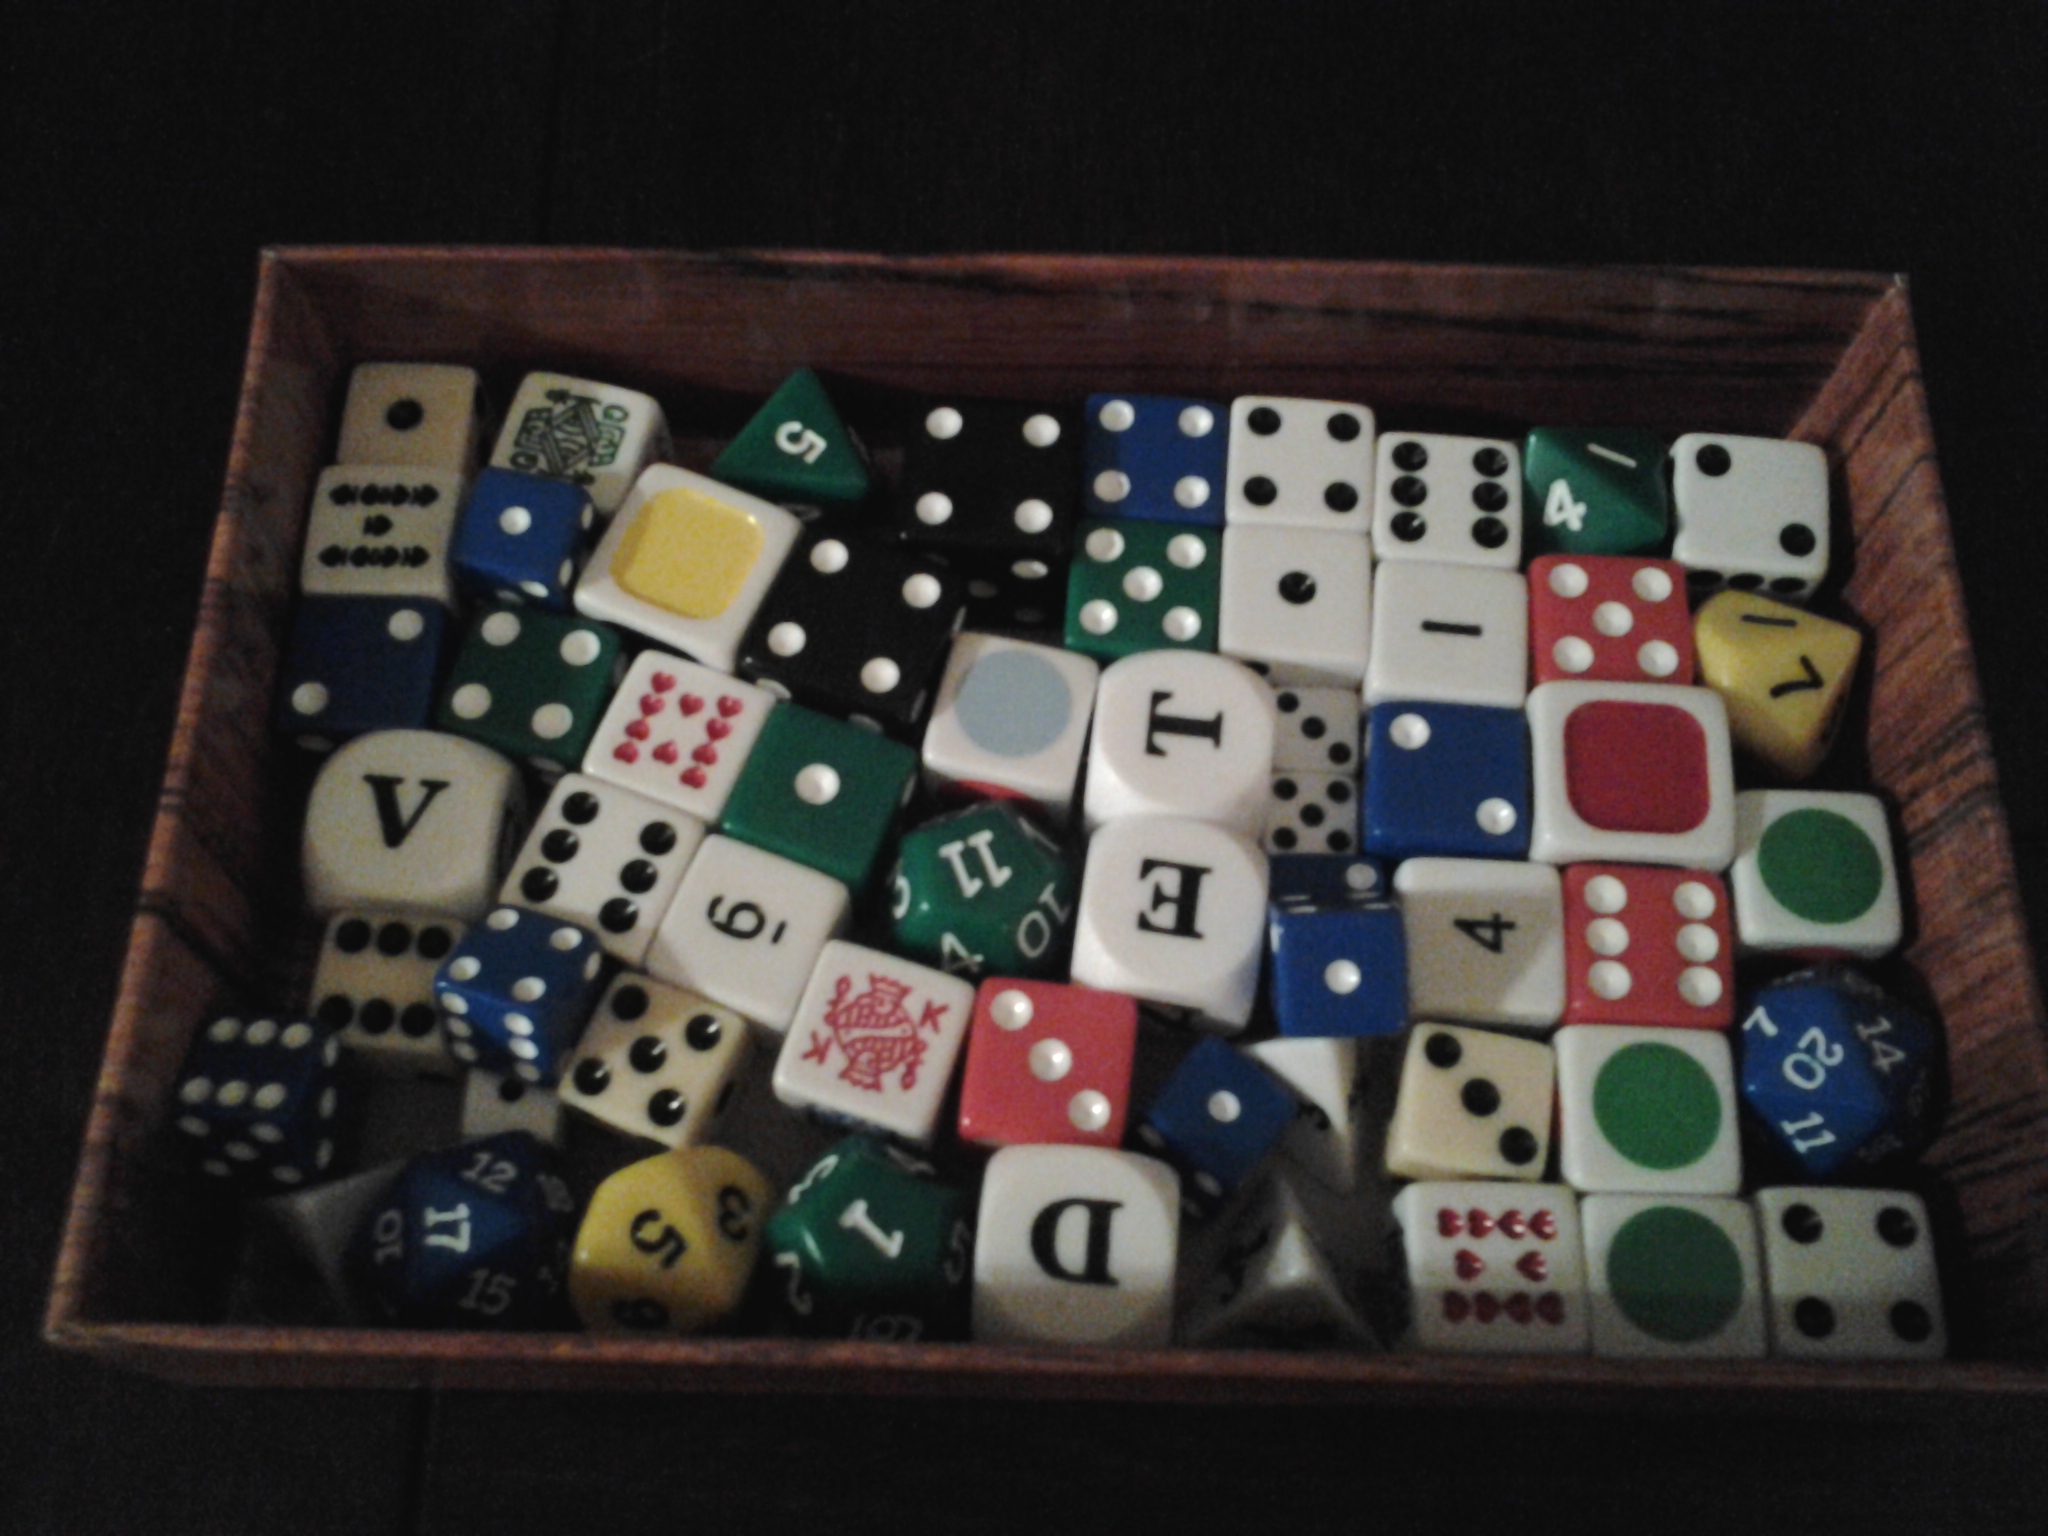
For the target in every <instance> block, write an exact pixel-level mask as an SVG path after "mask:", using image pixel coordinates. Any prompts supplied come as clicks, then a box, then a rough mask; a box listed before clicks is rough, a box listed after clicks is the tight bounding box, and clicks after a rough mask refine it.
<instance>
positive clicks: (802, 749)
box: [719, 704, 917, 892]
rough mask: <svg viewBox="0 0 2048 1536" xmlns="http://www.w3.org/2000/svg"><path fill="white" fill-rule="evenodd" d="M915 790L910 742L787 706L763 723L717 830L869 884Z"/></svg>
mask: <svg viewBox="0 0 2048 1536" xmlns="http://www.w3.org/2000/svg"><path fill="white" fill-rule="evenodd" d="M916 788H917V754H916V753H915V752H913V751H911V750H910V748H908V747H906V746H904V745H902V744H901V743H900V742H895V741H890V740H888V739H887V738H886V737H882V736H877V735H875V734H874V733H873V732H870V731H865V730H862V729H861V728H860V727H859V726H857V725H849V724H847V723H846V722H845V721H844V720H835V719H833V718H832V717H831V716H830V715H821V714H818V713H817V712H816V711H814V710H808V709H804V708H802V707H801V706H798V705H795V704H785V705H783V706H781V707H780V708H779V709H777V710H776V711H775V712H774V713H773V714H772V715H770V716H769V717H768V721H767V723H766V724H765V725H764V726H763V727H762V728H761V734H760V736H759V737H758V738H756V740H755V742H754V748H753V751H752V752H751V753H749V754H748V757H747V762H746V766H745V767H744V768H743V769H742V770H741V771H740V775H739V781H738V782H737V783H736V784H734V785H733V790H732V794H731V795H730V796H729V797H728V798H727V800H726V803H725V815H724V816H723V818H722V819H721V820H720V823H719V828H720V830H721V831H723V832H724V833H725V834H726V835H727V836H729V837H736V838H738V839H739V840H740V841H742V842H747V843H752V844H753V845H754V846H755V847H757V848H764V849H766V850H767V851H768V852H770V853H774V854H780V855H781V856H782V857H783V858H786V859H792V860H794V861H796V862H797V863H799V864H807V865H809V866H810V867H811V868H813V869H815V870H818V871H820V872H822V873H824V874H827V875H830V876H831V877H832V878H833V879H835V880H837V881H839V882H840V883H841V884H842V885H844V886H846V888H847V889H848V890H850V891H855V892H859V891H864V890H866V889H867V885H868V881H869V880H870V879H871V878H872V877H873V876H874V875H875V874H876V873H877V869H876V866H877V863H878V861H879V860H880V858H881V854H882V848H883V846H884V845H885V844H886V843H887V842H888V840H889V835H890V833H891V832H892V831H894V829H895V825H896V817H897V813H898V812H899V811H901V810H902V808H903V806H904V804H905V802H907V801H908V800H909V799H910V796H911V794H912V792H913V791H915V790H916Z"/></svg>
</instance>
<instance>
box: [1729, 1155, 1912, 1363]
mask: <svg viewBox="0 0 2048 1536" xmlns="http://www.w3.org/2000/svg"><path fill="white" fill-rule="evenodd" d="M1756 1213H1757V1221H1758V1224H1759V1225H1760V1226H1761V1227H1762V1229H1763V1249H1764V1276H1765V1286H1766V1289H1767V1291H1768V1292H1769V1301H1770V1334H1771V1353H1772V1354H1774V1355H1782V1356H1789V1357H1791V1358H1795V1359H1813V1360H1938V1359H1940V1358H1941V1357H1942V1356H1943V1355H1944V1354H1946V1353H1947V1350H1948V1331H1947V1326H1946V1324H1945V1322H1944V1320H1943V1317H1942V1308H1941V1277H1940V1273H1939V1271H1938V1270H1937V1268H1936V1265H1935V1255H1934V1241H1933V1234H1932V1231H1931V1229H1930V1227H1929V1225H1928V1220H1927V1207H1926V1204H1925V1202H1923V1201H1922V1200H1921V1199H1920V1197H1919V1196H1918V1195H1915V1194H1911V1193H1908V1192H1906V1191H1904V1190H1890V1189H1810V1188H1784V1189H1760V1190H1758V1191H1757V1195H1756Z"/></svg>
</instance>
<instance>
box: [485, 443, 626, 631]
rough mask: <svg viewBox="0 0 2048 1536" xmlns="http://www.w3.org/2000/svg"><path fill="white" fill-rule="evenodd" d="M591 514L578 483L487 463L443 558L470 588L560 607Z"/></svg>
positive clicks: (505, 599)
mask: <svg viewBox="0 0 2048 1536" xmlns="http://www.w3.org/2000/svg"><path fill="white" fill-rule="evenodd" d="M596 522H597V511H596V509H595V508H594V507H592V506H591V504H590V498H589V497H588V496H586V495H585V494H584V493H583V489H582V487H580V486H575V485H570V484H569V483H567V482H566V481H562V480H546V479H543V478H541V477H540V476H539V475H522V474H520V473H519V472H517V471H516V470H510V469H487V470H485V471H484V472H483V473H482V474H480V475H478V476H477V477H476V484H475V485H474V486H472V487H471V488H470V492H469V500H468V501H466V502H465V503H463V507H462V516H461V517H460V518H459V519H458V520H457V521H456V524H455V539H454V543H453V546H452V548H451V550H450V553H449V565H450V567H451V568H452V570H453V572H454V575H455V579H456V581H457V582H459V583H460V584H461V586H462V587H463V589H464V590H465V591H467V592H469V593H470V594H471V595H472V596H475V597H479V598H485V599H495V600H496V601H498V602H501V603H521V602H530V603H534V604H537V605H538V606H540V607H542V608H545V609H548V610H550V611H551V612H555V613H567V612H568V611H569V608H570V599H571V596H572V594H573V593H574V592H575V589H576V573H577V570H578V568H579V567H580V566H581V565H582V563H583V562H582V554H583V540H584V536H585V535H586V534H588V533H589V532H590V530H591V528H592V527H593V526H595V524H596Z"/></svg>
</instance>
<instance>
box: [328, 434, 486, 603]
mask: <svg viewBox="0 0 2048 1536" xmlns="http://www.w3.org/2000/svg"><path fill="white" fill-rule="evenodd" d="M461 507H462V475H461V472H460V471H458V470H446V471H440V470H431V469H421V468H418V467H416V466H412V465H406V464H402V463H390V464H378V463H371V464H337V465H335V466H333V467H332V468H330V469H325V470H322V471H321V472H320V478H319V480H318V481H316V482H315V483H314V486H313V501H312V505H311V507H310V508H309V509H308V511H307V513H306V552H305V555H304V556H303V558H302V559H301V560H300V562H299V590H300V591H301V592H305V593H309V594H311V595H313V596H316V597H410V598H414V599H416V600H418V601H422V602H435V603H439V604H441V605H442V606H443V607H446V606H448V605H449V604H450V603H452V602H454V600H455V589H454V586H453V584H452V579H451V576H450V573H449V565H448V546H449V542H450V540H451V539H452V538H453V536H454V532H455V519H456V515H457V513H458V512H459V511H460V510H461Z"/></svg>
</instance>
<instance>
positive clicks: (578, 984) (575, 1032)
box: [434, 907, 604, 1084]
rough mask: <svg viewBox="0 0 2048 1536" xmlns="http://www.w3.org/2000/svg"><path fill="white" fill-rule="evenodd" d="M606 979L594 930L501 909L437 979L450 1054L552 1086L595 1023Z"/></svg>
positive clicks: (465, 943)
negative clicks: (595, 1009)
mask: <svg viewBox="0 0 2048 1536" xmlns="http://www.w3.org/2000/svg"><path fill="white" fill-rule="evenodd" d="M603 971H604V951H603V950H602V949H601V948H600V947H599V946H598V942H597V939H596V937H595V936H594V935H593V934H591V933H590V932H589V931H588V930H587V929H584V928H580V927H578V926H577V925H576V924H574V923H566V922H563V921H562V920H561V919H559V918H554V917H546V916H543V915H542V914H541V913H538V912H527V911H522V910H521V909H520V908H518V907H498V908H497V909H495V910H494V911H492V912H491V913H489V914H488V915H487V916H486V917H485V918H484V920H483V921H482V922H480V923H478V924H477V925H476V926H475V927H473V928H471V929H470V930H469V932H468V933H467V934H465V935H464V936H463V939H462V942H461V943H459V944H457V945H456V946H455V950H454V952H453V953H452V954H451V955H450V956H449V957H448V959H447V960H446V961H445V962H444V963H443V964H442V966H441V969H440V971H439V972H438V973H437V974H436V975H435V978H434V1000H435V1001H436V1002H438V1003H439V1004H440V1005H441V1011H442V1012H443V1013H444V1014H446V1015H447V1016H448V1018H447V1022H446V1024H445V1025H444V1028H445V1029H446V1031H447V1034H448V1051H449V1054H450V1055H452V1056H454V1058H455V1059H456V1060H457V1061H459V1062H462V1063H464V1064H465V1065H468V1066H480V1067H486V1068H488V1069H490V1070H492V1071H494V1072H509V1073H511V1074H512V1075H513V1076H515V1077H517V1078H520V1079H521V1080H523V1081H525V1082H529V1083H547V1084H552V1083H553V1082H554V1080H555V1073H556V1069H557V1068H558V1067H559V1066H560V1064H561V1060H562V1058H563V1057H564V1056H565V1055H567V1054H568V1052H569V1050H570V1048H571V1047H572V1046H574V1045H575V1044H576V1040H577V1037H578V1036H579V1035H581V1034H582V1032H583V1026H584V1025H585V1024H586V1023H588V1022H589V1019H590V1010H591V1008H592V1007H593V1006H595V1004H596V1002H597V996H598V990H599V986H600V977H601V976H602V975H603Z"/></svg>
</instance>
